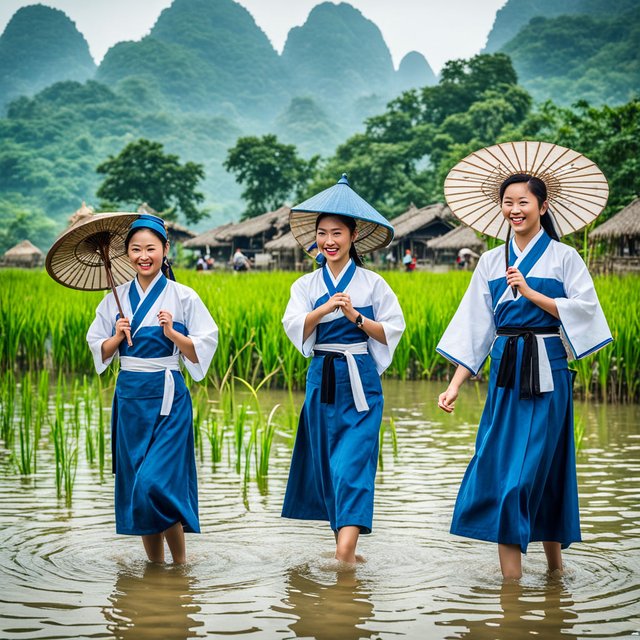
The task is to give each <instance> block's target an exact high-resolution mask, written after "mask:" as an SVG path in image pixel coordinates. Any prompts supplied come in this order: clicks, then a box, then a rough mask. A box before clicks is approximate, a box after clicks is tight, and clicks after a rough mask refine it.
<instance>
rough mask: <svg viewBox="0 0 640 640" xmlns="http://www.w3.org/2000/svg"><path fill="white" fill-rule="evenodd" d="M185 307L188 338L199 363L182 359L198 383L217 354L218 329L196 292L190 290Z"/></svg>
mask: <svg viewBox="0 0 640 640" xmlns="http://www.w3.org/2000/svg"><path fill="white" fill-rule="evenodd" d="M183 305H184V314H185V323H186V327H187V331H188V336H189V338H191V340H192V341H193V347H194V349H195V351H196V355H197V356H198V362H191V360H189V358H187V357H185V356H184V355H181V358H182V362H183V363H184V366H185V367H186V368H187V371H188V372H189V374H190V375H191V377H192V378H193V379H194V380H195V381H196V382H197V381H199V380H202V379H203V378H204V377H205V376H206V375H207V370H208V369H209V366H210V365H211V360H212V359H213V355H214V354H215V352H216V348H217V346H218V327H217V325H216V323H215V321H214V320H213V318H212V317H211V314H210V313H209V310H208V309H207V307H205V305H204V303H203V302H202V300H200V297H199V296H198V294H197V293H196V292H195V291H192V290H188V295H187V296H186V298H185V299H184V300H183Z"/></svg>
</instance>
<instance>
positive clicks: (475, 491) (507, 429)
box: [451, 337, 581, 553]
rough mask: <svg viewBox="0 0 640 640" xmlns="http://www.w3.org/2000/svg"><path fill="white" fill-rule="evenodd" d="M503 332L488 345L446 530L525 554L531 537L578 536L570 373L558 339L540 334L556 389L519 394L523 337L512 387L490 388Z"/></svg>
mask: <svg viewBox="0 0 640 640" xmlns="http://www.w3.org/2000/svg"><path fill="white" fill-rule="evenodd" d="M505 342H506V338H505V337H498V338H497V339H496V341H495V344H494V346H493V350H492V354H491V357H492V360H491V369H490V378H489V392H488V395H487V401H486V404H485V407H484V411H483V413H482V417H481V419H480V425H479V427H478V435H477V438H476V448H475V455H474V456H473V458H472V460H471V462H470V463H469V466H468V468H467V470H466V473H465V475H464V478H463V480H462V484H461V486H460V490H459V492H458V498H457V501H456V504H455V508H454V512H453V520H452V523H451V533H454V534H457V535H461V536H466V537H469V538H475V539H478V540H488V541H490V542H498V543H502V544H517V545H519V546H520V549H521V550H522V552H523V553H526V551H527V545H528V544H529V543H530V542H534V541H551V542H559V543H560V544H561V546H562V548H566V547H568V546H569V545H570V544H571V543H572V542H578V541H579V540H580V539H581V537H580V520H579V513H578V486H577V480H576V461H575V446H574V436H573V397H572V387H573V375H572V372H571V371H570V370H569V369H568V368H567V360H566V353H565V351H564V347H563V346H562V343H561V341H560V338H551V339H546V344H547V353H548V355H549V361H550V364H551V369H552V375H553V384H554V390H553V391H550V392H547V393H542V394H541V395H538V396H536V395H534V396H533V397H532V398H531V399H530V400H523V399H520V398H519V387H520V367H521V362H522V350H523V344H524V343H523V340H518V353H517V361H516V368H515V381H514V385H513V388H505V387H498V386H496V379H497V374H498V369H499V367H500V360H501V357H502V350H503V348H504V344H505Z"/></svg>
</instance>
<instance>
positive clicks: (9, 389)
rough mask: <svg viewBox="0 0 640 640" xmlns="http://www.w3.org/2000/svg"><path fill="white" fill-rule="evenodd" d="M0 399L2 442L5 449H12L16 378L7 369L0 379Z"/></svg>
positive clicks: (11, 371)
mask: <svg viewBox="0 0 640 640" xmlns="http://www.w3.org/2000/svg"><path fill="white" fill-rule="evenodd" d="M0 393H1V394H2V397H1V398H0V402H1V403H2V404H1V407H0V409H1V411H2V440H3V441H4V446H5V448H6V449H12V448H13V442H14V434H15V422H14V420H15V410H16V377H15V375H14V373H13V370H11V369H9V370H7V371H5V373H4V374H3V375H2V377H1V378H0Z"/></svg>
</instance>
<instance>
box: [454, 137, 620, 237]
mask: <svg viewBox="0 0 640 640" xmlns="http://www.w3.org/2000/svg"><path fill="white" fill-rule="evenodd" d="M516 173H524V174H529V175H531V176H535V177H538V178H540V179H541V180H543V181H544V183H545V184H546V186H547V195H548V200H549V211H550V212H551V214H552V217H553V221H554V224H555V227H556V229H557V231H558V235H560V236H563V235H566V234H568V233H573V232H574V231H578V230H579V229H582V228H583V227H585V226H586V225H588V224H589V223H590V222H592V221H593V220H595V219H596V218H597V217H598V216H599V215H600V213H601V212H602V210H603V209H604V207H605V205H606V204H607V198H608V197H609V185H608V184H607V179H606V178H605V177H604V175H603V173H602V171H600V169H599V168H598V166H597V165H596V164H595V163H594V162H592V161H591V160H589V159H588V158H586V157H585V156H583V155H582V154H581V153H578V152H577V151H573V150H572V149H567V148H566V147H561V146H559V145H556V144H551V143H549V142H530V141H529V142H503V143H501V144H496V145H493V146H491V147H485V148H484V149H480V150H479V151H475V152H474V153H472V154H470V155H468V156H467V157H466V158H464V160H461V161H460V162H458V164H456V166H455V167H453V169H451V171H450V172H449V175H448V176H447V177H446V179H445V181H444V196H445V198H446V200H447V204H448V205H449V208H450V209H451V211H452V212H453V213H454V215H455V216H456V217H458V218H459V219H460V220H462V222H464V223H465V224H466V225H468V226H469V227H471V228H472V229H474V230H475V231H479V232H480V233H484V234H486V235H488V236H492V237H494V238H499V239H500V240H505V239H506V238H507V231H508V229H509V223H508V222H507V220H506V219H505V218H504V216H503V215H502V209H501V206H500V197H499V189H500V185H501V184H502V183H503V182H504V180H505V179H506V178H508V177H509V176H512V175H514V174H516Z"/></svg>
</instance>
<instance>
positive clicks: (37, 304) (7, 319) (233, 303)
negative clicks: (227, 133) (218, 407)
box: [0, 270, 640, 402]
mask: <svg viewBox="0 0 640 640" xmlns="http://www.w3.org/2000/svg"><path fill="white" fill-rule="evenodd" d="M383 275H384V276H385V278H386V279H387V281H388V282H389V284H390V285H391V287H392V288H393V290H394V291H395V292H396V293H397V295H398V298H399V300H400V303H401V305H402V308H403V310H404V314H405V319H406V324H407V329H406V332H405V335H404V336H403V338H402V340H401V342H400V344H399V346H398V349H397V350H396V354H395V357H394V360H393V363H392V365H391V367H390V368H389V370H388V371H387V373H386V374H385V375H387V376H391V377H394V378H399V379H401V380H421V379H424V380H426V379H433V380H445V379H447V378H448V376H449V375H450V374H451V366H450V365H449V364H448V363H447V362H446V361H445V360H444V359H443V358H441V357H440V356H439V355H438V354H437V353H436V351H435V346H436V344H437V342H438V340H439V339H440V336H441V335H442V333H443V331H444V329H445V327H446V326H447V324H448V322H449V320H450V318H451V316H452V315H453V313H454V311H455V309H456V307H457V304H458V302H459V301H460V299H461V297H462V295H463V293H464V291H465V289H466V287H467V284H468V282H469V278H470V274H469V273H464V272H450V273H442V274H437V273H413V274H405V273H400V272H390V273H385V274H383ZM177 277H178V280H179V281H181V282H183V283H185V284H187V285H189V286H191V287H193V288H194V289H195V290H196V291H197V292H198V294H199V295H200V297H201V298H202V300H203V301H204V303H205V304H206V305H207V307H208V308H209V309H210V311H211V313H212V315H213V317H214V319H215V320H216V322H217V324H218V327H219V329H220V343H219V345H218V350H217V352H216V355H215V357H214V361H213V364H212V366H211V368H210V370H209V374H208V376H207V380H206V382H207V386H209V387H213V388H217V389H220V388H221V386H224V385H225V384H227V382H228V379H229V378H230V377H231V378H233V377H234V376H235V377H237V378H240V379H242V380H245V381H247V382H249V383H250V384H251V385H252V386H253V387H256V386H257V385H258V384H260V383H261V381H264V380H265V378H266V377H267V376H270V377H269V379H268V381H267V382H266V384H267V386H275V387H278V388H286V389H290V390H291V389H301V388H303V387H304V378H305V374H306V370H307V365H308V363H307V362H306V361H305V359H304V358H303V357H302V356H301V355H300V354H299V353H298V352H297V350H296V349H295V347H294V346H293V345H292V344H291V342H290V341H289V340H288V339H287V337H286V336H285V334H284V331H283V330H282V324H281V318H282V313H283V310H284V308H285V305H286V303H287V300H288V296H289V288H290V286H291V284H292V283H293V281H294V280H295V279H296V278H297V277H299V274H296V273H284V272H282V273H277V272H276V273H247V274H239V275H238V274H233V273H219V274H218V273H213V274H203V273H196V272H188V271H182V272H178V274H177ZM595 284H596V289H597V291H598V295H599V297H600V301H601V303H602V306H603V308H604V311H605V314H606V316H607V319H608V321H609V325H610V327H611V330H612V333H613V336H614V339H615V340H614V343H613V344H612V345H609V346H608V347H606V348H605V349H603V350H601V351H600V352H598V353H596V354H594V355H593V356H591V357H589V358H586V359H584V360H581V361H578V362H574V363H572V365H571V366H572V367H573V368H574V369H576V372H577V380H576V391H577V393H578V394H579V395H580V396H581V397H584V398H589V397H595V398H598V399H600V400H603V401H614V402H615V401H618V402H620V401H631V402H634V401H638V400H639V399H640V397H639V395H640V380H639V378H638V370H639V367H640V343H639V340H640V339H639V336H640V326H639V325H640V296H639V295H638V294H639V293H640V278H638V277H637V276H632V275H629V276H602V277H597V278H596V279H595ZM103 295H104V294H103V293H102V292H82V291H73V290H70V289H65V288H64V287H62V286H60V285H58V284H57V283H55V282H53V281H52V280H50V278H49V277H48V276H47V275H46V273H44V272H33V271H18V270H3V271H0V322H1V323H2V324H1V326H2V333H1V335H0V366H1V367H2V369H3V370H4V371H9V370H12V371H15V372H17V371H34V372H37V371H41V370H43V369H47V370H49V371H51V372H52V373H53V374H54V375H58V374H59V373H63V374H66V375H69V374H71V375H74V376H82V375H84V374H86V375H89V376H91V375H94V373H93V364H92V360H91V355H90V353H89V350H88V348H87V345H86V341H85V335H86V332H87V328H88V327H89V324H90V323H91V321H92V320H93V317H94V313H95V308H96V306H97V304H98V302H99V301H100V300H101V298H102V296H103ZM270 374H272V375H270ZM225 377H226V379H227V380H226V381H225Z"/></svg>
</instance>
